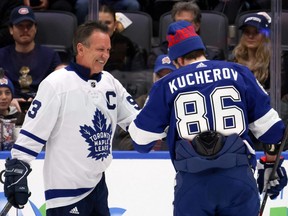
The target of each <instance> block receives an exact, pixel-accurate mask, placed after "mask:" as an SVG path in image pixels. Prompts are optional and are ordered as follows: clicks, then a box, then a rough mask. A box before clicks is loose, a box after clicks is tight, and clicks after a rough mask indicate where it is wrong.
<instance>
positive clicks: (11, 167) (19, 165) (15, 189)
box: [4, 158, 31, 209]
mask: <svg viewBox="0 0 288 216" xmlns="http://www.w3.org/2000/svg"><path fill="white" fill-rule="evenodd" d="M5 167H6V169H5V174H4V176H5V182H4V194H5V196H6V197H7V199H8V201H9V202H10V203H11V204H12V205H13V206H14V207H15V208H20V209H21V208H24V205H25V204H26V203H27V201H28V198H29V197H30V195H31V193H30V191H29V189H28V184H27V176H28V174H29V173H30V172H31V168H30V166H29V164H27V163H25V162H23V161H20V160H18V159H12V160H10V159H9V158H8V159H7V160H6V163H5Z"/></svg>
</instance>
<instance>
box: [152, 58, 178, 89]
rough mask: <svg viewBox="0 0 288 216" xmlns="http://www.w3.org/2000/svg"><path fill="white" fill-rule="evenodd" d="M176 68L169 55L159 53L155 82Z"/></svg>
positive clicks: (155, 68) (154, 76) (156, 61)
mask: <svg viewBox="0 0 288 216" xmlns="http://www.w3.org/2000/svg"><path fill="white" fill-rule="evenodd" d="M175 69H176V67H175V65H173V63H172V61H171V60H170V58H169V56H168V55H164V54H163V55H159V56H158V57H157V58H156V60H155V65H154V73H153V82H154V83H155V82H156V81H157V80H159V79H161V78H162V77H164V76H166V75H167V74H169V73H171V72H172V71H173V70H175Z"/></svg>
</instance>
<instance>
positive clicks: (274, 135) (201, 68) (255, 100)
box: [129, 61, 285, 165]
mask: <svg viewBox="0 0 288 216" xmlns="http://www.w3.org/2000/svg"><path fill="white" fill-rule="evenodd" d="M167 128H169V129H168V131H167ZM284 128H285V126H284V123H283V121H282V120H281V119H280V118H279V116H278V113H277V112H276V111H275V110H274V109H273V108H271V106H270V98H269V96H268V94H267V93H266V92H265V90H264V89H263V88H262V87H261V86H260V84H259V83H258V82H257V81H256V79H255V77H254V75H253V74H252V72H251V71H250V70H249V69H248V68H247V67H244V66H241V65H240V64H236V63H233V62H224V61H201V62H195V63H193V64H191V65H188V66H185V67H182V68H180V69H177V70H175V71H173V72H172V73H170V74H168V75H166V76H165V77H163V78H162V79H160V80H159V81H157V82H156V83H155V84H154V85H153V87H152V89H151V91H150V94H149V100H148V102H147V104H146V105H145V106H144V108H143V109H142V111H141V112H140V113H139V115H138V116H137V117H136V119H135V120H134V121H133V122H132V123H131V125H130V126H129V133H130V135H131V138H132V139H133V141H134V147H135V149H136V150H138V151H140V152H149V151H150V150H151V148H152V147H153V145H154V143H155V142H154V141H155V140H159V139H162V138H164V137H166V136H167V144H168V146H169V151H170V155H171V159H172V161H173V160H174V158H175V143H176V141H178V140H180V139H185V140H192V139H193V138H194V137H195V136H196V135H197V134H199V133H200V132H204V131H207V130H213V131H218V132H219V133H221V134H223V135H225V136H229V135H231V134H235V133H236V134H238V135H240V136H241V138H242V139H243V140H246V141H248V143H249V144H250V145H251V146H248V147H250V149H251V150H252V151H251V153H253V143H252V142H251V140H250V138H249V136H248V129H250V130H251V132H252V133H253V134H254V135H255V137H256V138H258V139H259V140H260V141H261V142H263V143H266V144H277V143H279V142H280V140H281V138H282V136H283V133H284ZM166 132H167V134H166ZM254 153H255V151H254ZM255 162H256V161H253V162H252V164H253V165H255Z"/></svg>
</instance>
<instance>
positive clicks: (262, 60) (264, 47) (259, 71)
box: [233, 34, 271, 85]
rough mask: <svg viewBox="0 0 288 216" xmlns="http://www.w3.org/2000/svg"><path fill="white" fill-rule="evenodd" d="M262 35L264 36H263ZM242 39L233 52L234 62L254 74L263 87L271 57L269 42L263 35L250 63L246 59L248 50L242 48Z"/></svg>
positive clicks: (244, 47)
mask: <svg viewBox="0 0 288 216" xmlns="http://www.w3.org/2000/svg"><path fill="white" fill-rule="evenodd" d="M263 35H264V34H263ZM243 40H244V39H243V37H241V39H240V41H239V44H238V45H237V46H236V47H235V49H234V50H233V55H234V58H235V61H236V62H238V63H240V64H243V65H245V66H247V67H248V68H249V69H250V70H251V71H252V72H253V74H254V76H255V77H256V79H257V80H258V81H259V82H260V83H261V84H262V85H264V83H265V81H266V80H267V78H268V76H269V64H270V56H271V51H270V50H271V41H270V38H269V37H266V36H265V35H264V37H263V40H262V42H261V44H260V45H259V47H258V48H257V50H256V54H255V61H254V62H252V63H250V62H249V59H248V48H247V47H246V46H244V43H243Z"/></svg>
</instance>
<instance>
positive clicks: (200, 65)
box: [196, 62, 207, 68]
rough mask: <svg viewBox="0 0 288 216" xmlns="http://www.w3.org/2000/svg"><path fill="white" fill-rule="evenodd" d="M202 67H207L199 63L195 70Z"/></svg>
mask: <svg viewBox="0 0 288 216" xmlns="http://www.w3.org/2000/svg"><path fill="white" fill-rule="evenodd" d="M202 67H207V65H205V64H204V63H202V62H200V63H199V64H198V65H197V66H196V68H202Z"/></svg>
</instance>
